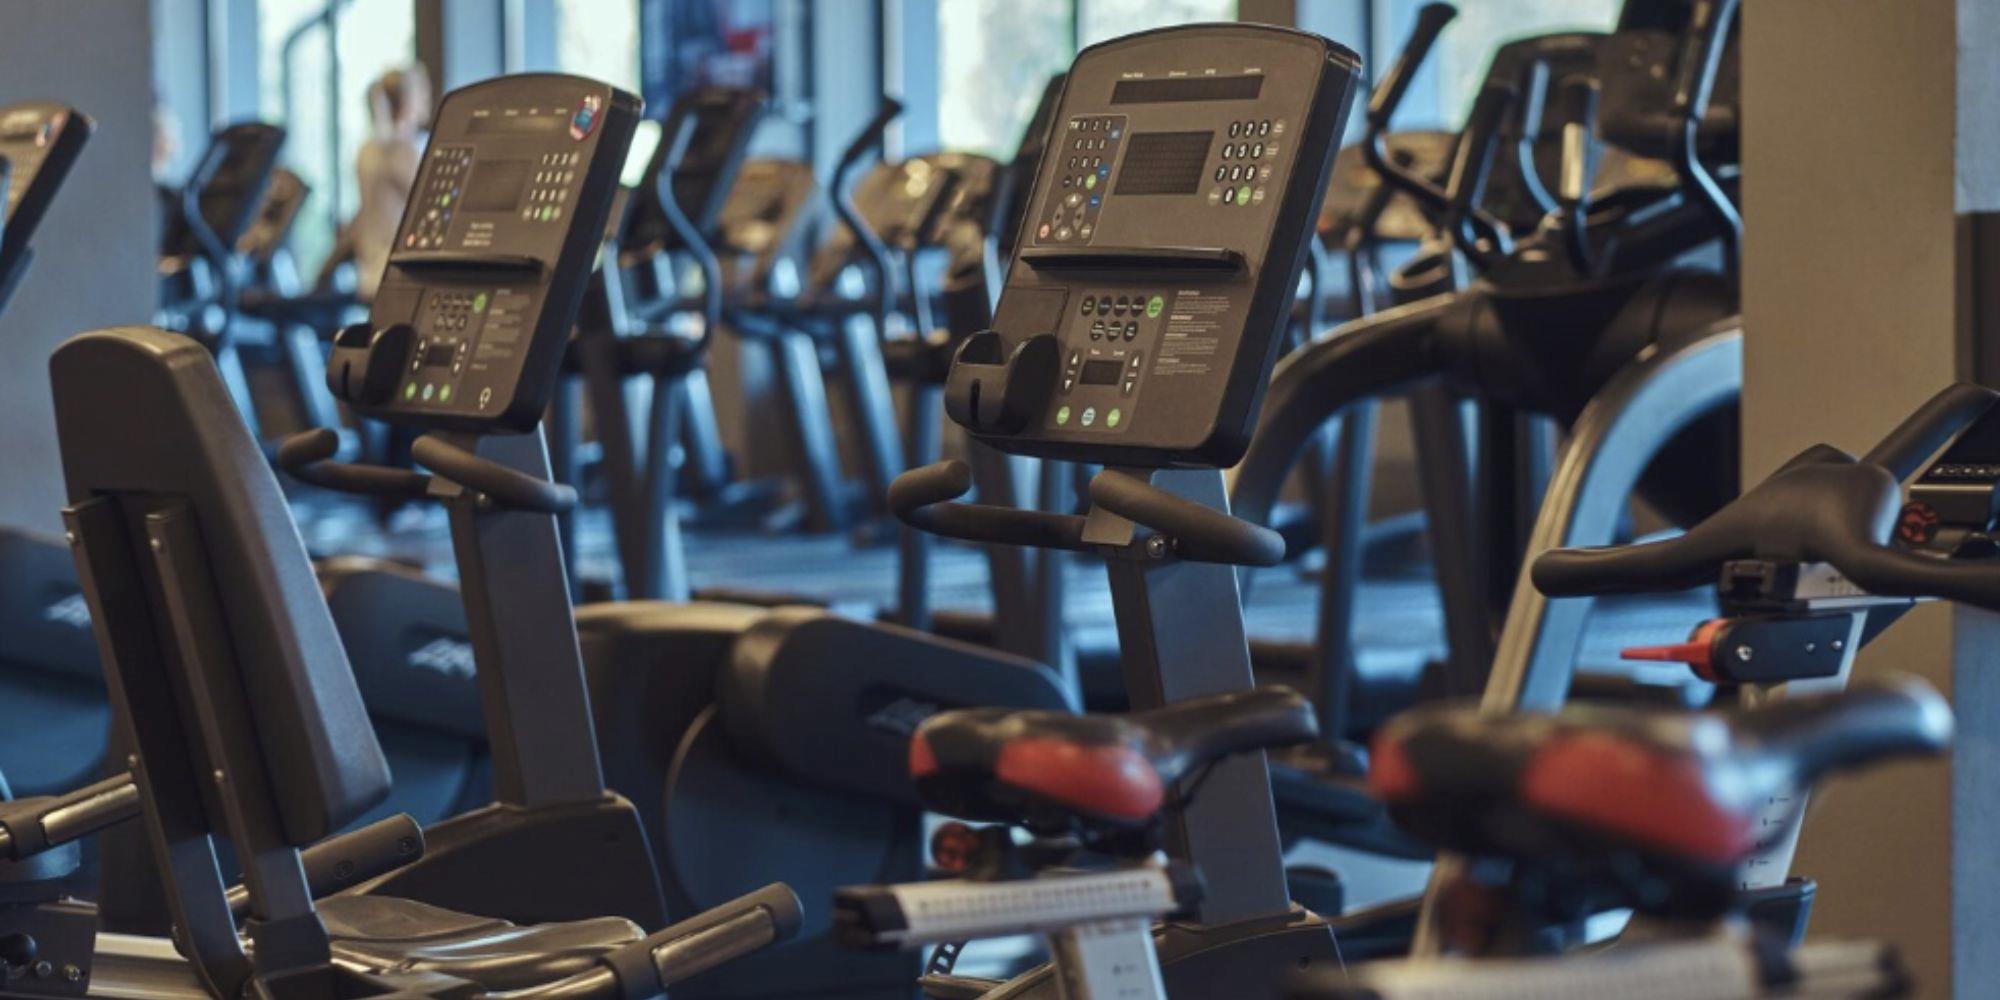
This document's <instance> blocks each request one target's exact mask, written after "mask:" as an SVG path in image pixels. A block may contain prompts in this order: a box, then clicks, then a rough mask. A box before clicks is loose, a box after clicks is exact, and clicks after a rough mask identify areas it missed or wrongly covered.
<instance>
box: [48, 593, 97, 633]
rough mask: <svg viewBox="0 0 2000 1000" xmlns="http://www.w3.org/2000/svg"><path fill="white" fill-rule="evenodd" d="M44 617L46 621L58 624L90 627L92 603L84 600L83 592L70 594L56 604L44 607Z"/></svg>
mask: <svg viewBox="0 0 2000 1000" xmlns="http://www.w3.org/2000/svg"><path fill="white" fill-rule="evenodd" d="M42 618H43V619H44V620H46V621H52V622H55V623H56V624H58V625H67V626H69V627H70V628H74V629H88V628H90V605H89V603H88V602H86V601H84V599H83V594H81V593H75V594H68V595H65V596H64V597H63V598H62V599H61V600H59V601H57V602H55V603H54V604H51V605H49V606H48V607H46V608H43V609H42Z"/></svg>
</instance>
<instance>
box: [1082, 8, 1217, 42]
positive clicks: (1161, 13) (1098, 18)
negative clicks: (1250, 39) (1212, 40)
mask: <svg viewBox="0 0 2000 1000" xmlns="http://www.w3.org/2000/svg"><path fill="white" fill-rule="evenodd" d="M1234 20H1236V0H1082V3H1081V4H1080V6H1079V7H1078V9H1077V25H1076V27H1077V35H1078V37H1079V38H1080V40H1081V44H1083V45H1095V44H1097V43H1098V42H1101V41H1104V40H1105V39H1107V38H1116V37H1118V36H1119V35H1129V34H1132V33H1133V32H1135V31H1145V30H1146V29H1148V28H1164V27H1166V26H1167V25H1170V24H1192V23H1196V22H1200V21H1234Z"/></svg>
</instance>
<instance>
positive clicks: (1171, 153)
mask: <svg viewBox="0 0 2000 1000" xmlns="http://www.w3.org/2000/svg"><path fill="white" fill-rule="evenodd" d="M1214 142H1215V133H1214V132H1134V133H1132V138H1131V140H1130V141H1129V142H1128V143H1127V144H1126V147H1125V161H1124V165H1123V166H1121V167H1119V168H1118V183H1117V184H1115V185H1113V186H1112V189H1111V190H1112V193H1113V194H1194V193H1195V192H1196V191H1199V190H1201V175H1202V168H1203V167H1204V166H1205V165H1206V164H1207V163H1208V147H1209V146H1210V145H1212V144H1214Z"/></svg>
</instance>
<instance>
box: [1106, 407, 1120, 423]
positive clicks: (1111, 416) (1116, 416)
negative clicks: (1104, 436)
mask: <svg viewBox="0 0 2000 1000" xmlns="http://www.w3.org/2000/svg"><path fill="white" fill-rule="evenodd" d="M1124 416H1125V414H1123V413H1120V412H1119V410H1118V408H1117V407H1115V406H1114V407H1112V408H1111V412H1110V413H1107V414H1105V415H1104V426H1106V427H1116V426H1118V421H1119V420H1121V419H1123V418H1124Z"/></svg>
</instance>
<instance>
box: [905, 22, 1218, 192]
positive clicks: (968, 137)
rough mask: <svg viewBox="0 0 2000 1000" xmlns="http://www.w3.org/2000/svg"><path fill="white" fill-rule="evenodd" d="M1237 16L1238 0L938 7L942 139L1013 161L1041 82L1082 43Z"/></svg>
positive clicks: (950, 145) (1063, 66)
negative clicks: (1015, 148)
mask: <svg viewBox="0 0 2000 1000" xmlns="http://www.w3.org/2000/svg"><path fill="white" fill-rule="evenodd" d="M1235 19H1236V0H947V2H943V3H940V4H938V24H937V34H938V46H937V48H938V60H939V62H938V90H939V94H938V138H939V141H940V142H941V143H942V144H943V145H944V146H945V147H946V148H947V149H963V150H970V151H974V152H980V153H986V154H988V155H991V156H999V157H1003V158H1004V157H1007V156H1011V155H1012V154H1013V151H1014V147H1015V145H1016V144H1018V143H1019V141H1020V137H1021V129H1022V128H1024V127H1026V125H1027V121H1028V116H1029V115H1032V114H1034V113H1035V102H1037V101H1039V100H1040V99H1041V96H1042V84H1043V83H1044V82H1046V81H1047V80H1048V78H1049V77H1050V76H1052V75H1054V74H1056V73H1060V72H1062V71H1063V70H1066V69H1068V68H1069V63H1070V60H1071V59H1074V58H1075V57H1076V51H1077V48H1078V47H1079V46H1080V45H1090V44H1094V43H1096V42H1101V41H1104V40H1105V39H1107V38H1115V37H1117V36H1119V35H1129V34H1131V33H1133V32H1135V31H1144V30H1146V29H1148V28H1158V27H1163V26H1166V25H1170V24H1187V23H1190V22H1196V21H1233V20H1235Z"/></svg>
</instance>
